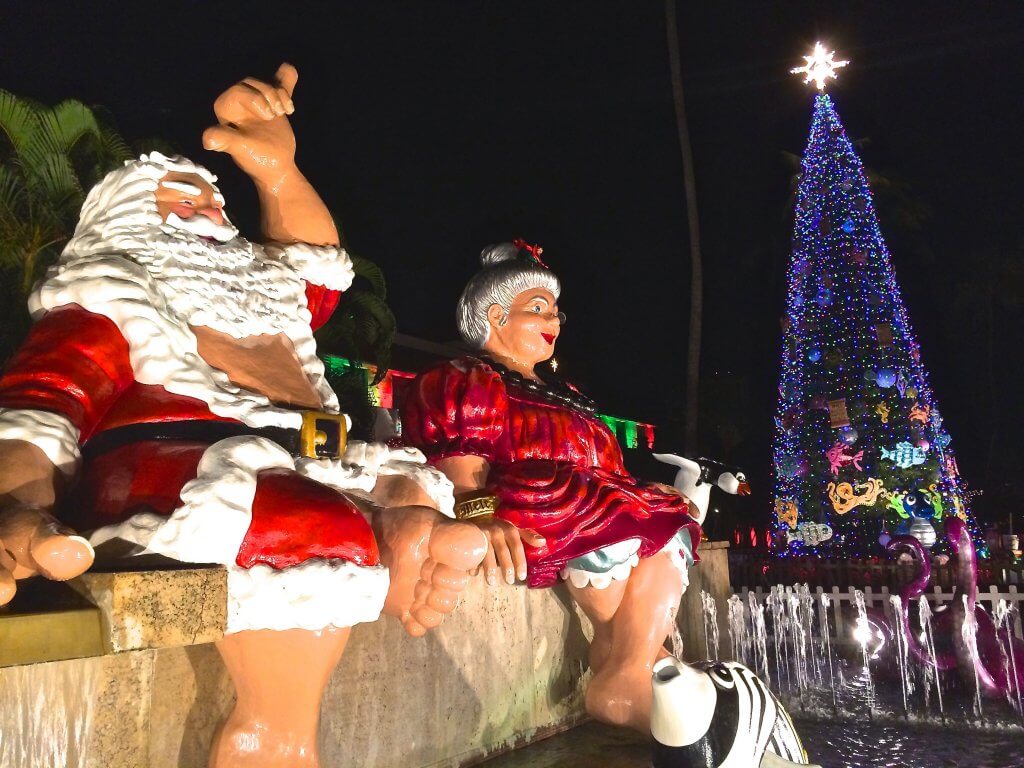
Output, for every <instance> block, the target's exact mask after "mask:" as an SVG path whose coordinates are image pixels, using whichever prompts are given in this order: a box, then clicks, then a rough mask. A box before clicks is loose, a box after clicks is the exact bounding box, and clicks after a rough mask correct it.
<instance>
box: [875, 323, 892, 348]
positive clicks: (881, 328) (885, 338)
mask: <svg viewBox="0 0 1024 768" xmlns="http://www.w3.org/2000/svg"><path fill="white" fill-rule="evenodd" d="M875 338H876V339H878V345H879V346H881V347H891V346H892V326H891V325H889V324H888V323H879V324H878V325H876V326H875Z"/></svg>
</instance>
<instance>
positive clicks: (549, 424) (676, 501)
mask: <svg viewBox="0 0 1024 768" xmlns="http://www.w3.org/2000/svg"><path fill="white" fill-rule="evenodd" d="M402 433H403V438H404V440H405V441H406V442H407V443H409V444H410V445H412V446H415V447H416V448H419V449H421V450H422V451H423V452H424V453H425V454H426V455H427V457H428V458H429V459H430V460H431V461H434V462H436V461H437V460H439V459H443V458H447V457H451V456H467V455H472V456H480V457H482V458H484V459H486V460H487V462H488V464H489V465H490V473H489V475H488V489H489V490H491V491H492V492H493V493H494V494H495V495H497V496H498V499H499V508H498V512H497V514H496V516H497V517H499V518H502V519H504V520H507V521H509V522H510V523H512V524H513V525H515V526H516V527H517V528H525V529H530V530H534V531H536V532H537V533H539V534H541V535H542V536H543V537H544V538H545V540H546V541H545V544H544V545H543V546H540V547H536V548H533V547H526V548H525V549H526V558H527V563H528V577H527V583H528V584H529V586H531V587H546V586H550V585H552V584H554V583H555V582H556V581H557V580H558V574H559V571H561V569H562V568H563V567H565V565H566V563H567V562H568V561H569V560H572V559H573V558H575V557H579V556H581V555H585V554H588V553H590V552H594V551H597V550H598V549H601V548H602V547H605V546H608V545H610V544H616V543H618V542H621V541H625V540H627V539H634V538H635V539H639V540H640V550H639V552H638V554H639V555H640V557H649V556H651V555H653V554H655V553H657V552H659V551H660V550H661V549H662V548H664V547H665V545H666V544H667V543H668V542H669V541H670V540H671V539H672V538H673V537H674V536H675V535H676V534H677V533H678V532H679V531H680V530H681V529H683V528H685V529H687V530H688V531H689V533H690V537H691V540H692V550H691V551H693V552H696V549H697V543H698V542H699V541H700V526H699V525H698V524H697V521H696V520H694V519H693V518H692V517H691V516H690V514H689V504H688V503H687V502H686V500H684V499H683V498H681V497H680V496H678V495H677V494H674V493H668V492H666V491H664V490H662V489H660V488H659V487H657V486H655V485H652V484H649V483H644V482H642V481H640V480H637V479H636V478H634V477H633V476H632V475H630V474H629V473H628V472H627V471H626V468H625V465H624V464H623V461H622V451H621V449H620V448H619V444H618V443H617V442H616V440H615V436H614V435H613V434H612V433H611V431H610V430H609V429H608V427H607V426H605V424H604V422H602V421H601V420H600V419H599V418H597V417H596V416H595V415H593V413H591V412H588V410H587V409H586V408H583V407H580V406H578V405H577V404H574V403H573V402H572V398H571V397H562V396H561V393H558V392H556V391H552V392H551V393H550V394H549V393H548V392H547V391H545V389H544V388H538V389H536V390H530V389H529V388H528V386H527V385H525V384H524V383H522V382H516V381H514V380H512V379H511V378H503V377H502V375H501V374H500V373H499V372H498V370H497V369H496V368H495V367H494V366H492V365H490V364H488V363H486V362H484V361H482V360H478V359H476V358H463V359H461V360H455V361H451V362H447V363H444V364H442V365H440V366H438V367H436V368H433V369H431V370H429V371H427V372H426V373H423V374H421V375H420V376H419V377H418V378H417V379H416V381H415V382H414V384H413V386H412V389H411V391H410V392H409V395H408V398H407V399H406V403H405V410H404V413H403V416H402Z"/></svg>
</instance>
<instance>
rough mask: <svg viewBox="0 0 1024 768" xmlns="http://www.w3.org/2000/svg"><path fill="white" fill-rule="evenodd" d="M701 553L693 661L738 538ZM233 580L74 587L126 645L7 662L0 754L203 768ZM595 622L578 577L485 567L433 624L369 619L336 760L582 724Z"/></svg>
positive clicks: (117, 577) (104, 766)
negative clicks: (423, 628)
mask: <svg viewBox="0 0 1024 768" xmlns="http://www.w3.org/2000/svg"><path fill="white" fill-rule="evenodd" d="M701 555H702V558H703V559H702V562H701V564H700V565H698V566H697V567H696V568H695V569H693V570H692V571H691V576H690V589H689V590H688V592H687V594H686V595H685V596H684V602H683V606H682V607H681V608H680V619H679V624H680V627H681V629H682V633H683V639H684V642H685V644H686V650H687V653H686V657H687V658H688V659H691V660H692V659H697V658H703V657H704V654H703V653H702V651H703V646H702V645H699V643H701V641H702V640H703V624H702V622H701V623H700V624H699V625H695V622H694V621H692V620H691V618H692V617H693V616H696V617H697V618H698V619H699V617H700V607H699V606H700V591H701V589H704V590H705V591H709V592H711V593H713V594H715V595H716V597H719V596H720V595H724V596H725V597H728V595H727V592H728V581H727V579H728V567H727V563H725V560H726V555H727V550H726V549H718V548H715V547H713V546H708V545H707V544H705V545H702V547H701ZM718 560H721V561H722V562H721V563H719V562H718ZM723 574H724V577H725V579H726V581H725V583H724V584H720V583H718V582H719V581H720V579H721V577H722V575H723ZM225 586H226V579H225V574H224V572H223V571H222V570H221V569H218V568H192V567H189V568H180V567H179V568H178V569H175V570H170V571H167V570H165V571H158V572H152V573H145V572H124V573H111V572H108V573H92V574H89V575H88V576H86V577H83V578H82V579H81V580H80V581H79V583H77V584H76V589H78V590H79V591H80V592H81V593H82V594H88V595H90V597H92V599H94V600H95V601H96V602H97V603H98V604H99V606H100V610H101V611H102V613H103V616H104V619H103V621H104V625H105V627H106V631H107V633H108V635H107V637H108V641H109V647H110V649H111V650H114V651H117V652H114V653H109V654H107V655H103V656H97V657H93V658H83V659H73V660H68V661H59V662H51V663H42V664H31V665H24V666H14V667H8V668H5V669H0V736H2V738H0V766H3V767H4V768H38V766H47V767H49V766H57V765H60V766H68V768H79V767H88V768H204V766H205V765H206V759H207V755H208V752H209V748H210V744H211V742H212V739H213V735H214V732H215V729H216V727H217V725H218V724H219V723H220V721H221V720H222V718H223V717H224V715H225V714H226V713H227V712H228V711H229V710H230V708H231V706H232V702H233V698H234V690H233V686H232V684H231V680H230V678H229V677H228V674H227V671H226V670H225V668H224V665H223V663H222V662H221V660H220V657H219V655H218V653H217V650H216V648H215V647H214V646H213V644H212V643H211V642H209V641H211V640H215V639H217V638H218V637H219V636H220V632H221V631H222V627H223V625H224V615H223V611H224V606H225V604H226V599H225V597H224V596H223V595H224V592H223V591H222V590H223V589H224V588H225ZM719 616H720V619H723V618H724V610H722V608H721V607H720V609H719ZM688 617H691V618H688ZM697 626H699V630H698V629H697V628H696V627H697ZM590 635H591V627H590V625H589V622H588V621H587V620H586V619H585V618H584V617H582V616H581V614H580V613H579V612H578V611H577V609H576V608H575V606H574V605H573V603H572V601H571V600H570V598H569V595H568V593H567V591H566V590H565V588H564V586H559V587H556V588H554V589H548V590H528V589H526V588H525V587H508V586H495V587H488V586H487V585H486V584H485V583H484V581H483V579H482V578H480V577H477V578H475V579H473V581H472V582H471V584H470V587H469V589H468V590H467V591H466V593H465V595H464V597H463V600H462V604H461V605H460V607H459V609H458V610H457V611H456V612H455V613H454V614H453V615H452V616H450V617H449V618H448V620H447V621H446V622H445V624H444V625H442V626H441V627H440V628H439V629H438V630H436V631H434V632H432V633H430V634H428V635H427V637H425V638H421V639H414V638H410V637H408V636H406V634H405V632H404V631H403V630H402V628H401V626H400V625H399V624H398V622H396V621H394V620H392V619H388V618H384V619H381V620H380V621H378V622H375V623H373V624H361V625H359V626H357V627H356V628H355V629H354V630H353V632H352V639H351V640H350V642H349V645H348V648H347V650H346V652H345V656H344V658H343V659H342V661H341V664H340V665H339V667H338V669H337V670H336V671H335V673H334V675H333V677H332V678H331V680H330V682H329V684H328V687H327V690H326V692H325V694H324V699H323V710H322V716H321V724H320V748H321V756H322V764H323V765H324V766H352V768H459V767H460V766H467V765H472V764H474V763H477V762H480V761H481V760H483V759H485V758H487V757H490V756H493V755H494V754H497V753H499V752H502V751H507V750H509V749H513V748H515V747H517V746H521V745H523V744H527V743H529V742H531V741H534V740H536V739H538V738H541V737H543V736H546V735H549V734H551V733H553V732H555V731H557V730H560V729H562V728H566V727H569V726H572V725H575V724H577V723H579V722H581V721H582V720H583V719H585V716H584V713H583V690H584V685H585V681H586V678H587V675H588V674H589V673H588V672H587V671H586V667H587V664H586V651H587V644H588V638H589V637H590ZM725 637H726V636H725V635H723V640H724V639H725ZM193 643H196V644H193ZM723 645H727V642H723ZM295 663H296V666H297V667H298V666H299V665H301V663H302V660H301V659H296V662H295Z"/></svg>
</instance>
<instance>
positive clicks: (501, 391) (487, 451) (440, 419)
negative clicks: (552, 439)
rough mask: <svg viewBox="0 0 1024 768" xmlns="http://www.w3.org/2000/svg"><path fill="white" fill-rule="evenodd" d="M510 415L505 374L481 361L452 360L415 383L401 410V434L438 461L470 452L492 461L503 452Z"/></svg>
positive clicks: (422, 376)
mask: <svg viewBox="0 0 1024 768" xmlns="http://www.w3.org/2000/svg"><path fill="white" fill-rule="evenodd" d="M507 419H508V396H507V395H506V393H505V384H504V382H502V380H501V376H500V375H498V373H497V372H496V371H494V370H493V369H492V368H490V367H489V366H487V365H486V364H485V363H483V362H481V361H480V360H475V359H472V358H467V359H462V360H453V361H450V362H447V363H444V364H442V365H440V366H438V367H436V368H433V369H431V370H429V371H427V372H425V373H422V374H420V375H419V376H418V377H417V378H416V380H415V381H414V382H413V384H412V387H411V388H410V391H409V394H408V397H407V398H406V401H405V407H404V409H403V413H402V436H403V439H404V441H405V442H406V443H407V444H409V445H412V446H414V447H416V448H419V449H420V450H422V451H423V453H425V454H426V455H427V458H429V459H431V460H434V461H436V460H437V459H443V458H447V457H450V456H467V455H468V456H481V457H483V458H485V459H487V461H488V462H490V463H492V464H493V463H494V462H495V461H496V460H498V459H499V458H500V457H501V455H502V453H503V452H502V448H501V443H502V437H503V436H504V433H505V424H506V422H507Z"/></svg>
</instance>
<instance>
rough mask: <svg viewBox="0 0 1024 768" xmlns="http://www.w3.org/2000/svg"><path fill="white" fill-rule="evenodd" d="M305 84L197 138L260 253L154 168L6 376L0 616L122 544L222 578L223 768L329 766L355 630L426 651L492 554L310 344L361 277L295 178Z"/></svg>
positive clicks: (92, 226) (184, 185)
mask: <svg viewBox="0 0 1024 768" xmlns="http://www.w3.org/2000/svg"><path fill="white" fill-rule="evenodd" d="M297 77H298V75H297V73H296V71H295V68H294V67H292V66H290V65H288V64H284V65H282V66H281V68H280V69H279V70H278V72H277V75H276V78H275V81H274V82H273V83H266V82H261V81H259V80H256V79H253V78H247V79H245V80H243V81H242V82H240V83H238V84H236V85H234V86H232V87H231V88H229V89H228V90H227V91H225V92H224V93H223V94H221V96H220V97H219V98H218V99H217V101H216V103H215V104H214V112H215V114H216V117H217V121H218V124H217V125H215V126H213V127H211V128H209V129H207V130H206V132H205V134H204V135H203V143H204V145H205V146H206V148H207V149H211V150H214V151H218V152H226V153H228V154H229V155H231V157H232V158H233V159H234V161H235V162H236V164H237V165H238V166H239V167H240V168H241V169H242V170H243V171H245V172H246V173H247V174H248V175H249V176H250V177H251V178H252V180H253V182H254V183H255V185H256V189H257V192H258V194H259V199H260V206H261V214H262V216H261V222H262V230H263V231H262V235H263V240H264V242H265V245H257V244H255V243H251V242H249V241H248V240H245V239H244V238H242V237H240V236H239V235H238V232H237V230H236V229H235V227H234V226H232V224H231V222H230V221H229V220H228V218H227V216H226V214H225V212H224V198H223V196H222V195H221V193H220V192H219V191H218V190H217V187H216V186H215V181H216V178H215V177H214V176H213V175H212V174H211V173H210V172H209V171H207V170H206V169H204V168H202V167H200V166H198V165H196V164H194V163H192V162H191V161H189V160H186V159H184V158H180V157H164V156H163V155H160V154H157V153H153V154H150V155H143V156H142V157H141V158H140V159H139V160H136V161H134V162H129V163H127V164H126V165H125V167H124V168H121V169H119V170H116V171H113V172H112V173H110V174H109V175H108V176H107V177H106V178H105V179H104V180H103V181H102V182H101V183H100V184H99V185H97V186H96V187H95V188H94V189H93V190H92V191H91V192H90V193H89V196H88V198H87V200H86V202H85V205H84V206H83V208H82V213H81V219H80V221H79V224H78V227H77V229H76V231H75V234H74V236H73V238H72V239H71V240H70V242H69V243H68V245H67V247H66V249H65V250H64V253H63V255H62V256H61V258H60V261H59V262H58V263H57V265H56V266H54V267H53V268H52V269H51V270H50V271H49V273H48V274H47V276H46V278H45V279H44V280H43V281H42V282H41V283H40V284H39V285H38V286H37V287H36V289H35V291H34V292H33V294H32V297H31V299H30V308H31V311H32V313H33V316H34V318H35V325H34V326H33V328H32V330H31V332H30V334H29V336H28V338H27V340H26V341H25V343H24V344H23V346H22V347H21V349H20V350H19V351H18V352H17V354H16V355H15V356H14V357H13V359H12V360H11V361H10V363H9V364H8V365H7V367H6V369H5V371H4V372H3V375H2V377H0V604H3V603H6V602H8V601H9V600H10V599H11V598H12V596H13V595H14V593H15V591H16V580H17V579H20V578H23V577H26V576H31V575H35V574H41V575H42V576H45V577H48V578H51V579H69V578H72V577H74V576H77V575H78V574H80V573H82V572H83V571H84V570H86V569H87V568H89V567H90V565H91V564H92V563H93V559H94V555H95V554H96V553H98V554H99V555H100V556H103V553H104V551H105V550H111V549H119V550H120V551H122V552H123V551H124V550H125V548H126V546H127V547H129V548H130V549H131V550H132V551H134V552H157V553H161V554H163V555H166V556H169V557H173V558H176V559H178V560H181V561H185V562H201V563H220V564H222V565H224V566H225V568H226V569H227V572H228V601H229V605H228V614H229V617H228V626H227V630H226V634H225V637H224V639H223V640H222V641H220V642H219V643H218V648H219V650H220V652H221V654H222V656H223V658H224V661H225V663H226V665H227V667H228V670H229V672H230V674H231V676H232V678H233V679H234V682H235V685H236V689H237V692H238V701H237V704H236V706H235V708H234V710H233V711H232V713H231V714H230V716H229V717H228V719H227V721H226V722H225V724H224V726H223V727H222V729H221V731H220V733H219V735H218V737H217V739H216V742H215V743H214V745H213V752H212V756H211V765H213V766H223V765H231V764H235V763H237V762H238V761H239V760H242V759H244V760H246V761H247V762H245V764H246V765H257V764H258V765H288V766H297V765H316V764H317V743H316V738H317V718H318V714H319V704H320V697H321V694H322V692H323V687H324V685H325V684H326V681H327V679H328V677H329V676H330V674H331V671H332V670H333V668H334V666H335V665H336V663H337V662H338V660H339V659H340V657H341V655H342V652H343V651H344V648H345V644H346V642H347V640H348V636H349V632H350V628H351V627H352V625H354V624H356V623H359V622H366V621H373V620H375V619H376V618H377V617H378V616H379V614H380V613H381V612H382V610H383V611H384V612H385V613H389V614H391V615H394V616H396V617H398V618H399V619H401V620H402V622H403V623H404V625H405V627H406V629H407V630H408V631H409V632H410V633H411V634H413V635H420V634H423V633H424V632H426V631H427V629H429V628H431V627H435V626H437V625H438V624H439V623H440V622H441V620H442V619H443V617H444V614H446V613H448V612H450V611H451V610H452V609H453V608H454V607H455V604H456V602H457V600H458V593H459V592H460V590H462V589H463V588H464V586H465V584H466V582H467V575H466V572H467V570H468V569H471V568H473V567H475V566H476V565H477V564H478V563H479V562H480V561H481V559H482V557H483V554H484V551H485V549H486V544H485V540H484V538H483V535H482V534H481V533H480V532H479V530H477V529H476V528H474V527H473V526H470V525H468V524H465V523H461V522H455V521H454V520H451V519H450V518H449V517H447V516H445V514H443V513H447V514H449V515H450V512H451V507H452V488H451V484H450V483H448V482H447V480H445V478H444V477H443V476H442V475H441V474H440V473H439V472H437V471H436V470H433V469H431V468H429V467H427V466H426V465H425V463H424V458H423V456H422V454H420V453H419V452H417V451H415V450H412V449H403V450H399V451H392V450H390V449H388V448H387V447H386V446H384V445H380V444H370V445H367V444H357V443H348V442H347V439H346V437H347V434H346V433H347V427H348V422H347V418H346V417H345V416H344V415H343V414H342V413H341V411H340V407H339V403H338V399H337V397H336V396H335V394H334V393H333V392H332V391H331V388H330V386H329V385H328V383H327V381H326V380H325V378H324V370H323V365H322V364H321V362H320V360H319V359H318V358H317V356H316V345H315V342H314V340H313V335H312V334H313V330H314V329H316V328H317V327H318V326H320V325H322V324H323V323H324V322H325V321H326V320H327V318H328V317H329V316H330V315H331V312H332V311H333V309H334V308H335V306H336V305H337V303H338V299H339V297H340V295H341V293H342V292H343V291H344V290H345V289H346V288H348V287H349V285H350V283H351V282H352V277H353V271H352V265H351V261H350V259H349V257H348V255H347V254H346V253H345V251H344V250H343V249H342V248H340V247H339V243H338V233H337V230H336V229H335V226H334V223H333V221H332V219H331V216H330V214H329V213H328V211H327V209H326V207H325V206H324V204H323V202H322V201H321V200H320V198H319V196H318V195H317V194H316V192H315V191H314V190H313V188H312V186H311V185H310V183H309V182H308V181H307V180H306V178H305V177H304V176H303V175H302V173H300V172H299V170H298V168H297V167H296V165H295V137H294V134H293V133H292V128H291V125H290V123H289V119H288V115H290V114H292V112H293V111H294V104H293V101H292V92H293V89H294V87H295V83H296V80H297ZM76 531H77V533H76ZM126 542H127V545H126Z"/></svg>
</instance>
